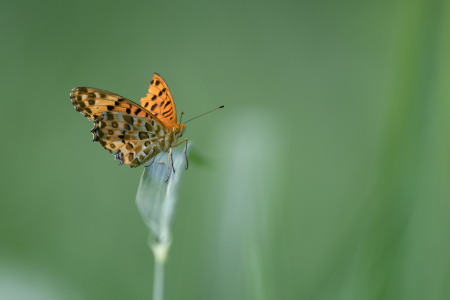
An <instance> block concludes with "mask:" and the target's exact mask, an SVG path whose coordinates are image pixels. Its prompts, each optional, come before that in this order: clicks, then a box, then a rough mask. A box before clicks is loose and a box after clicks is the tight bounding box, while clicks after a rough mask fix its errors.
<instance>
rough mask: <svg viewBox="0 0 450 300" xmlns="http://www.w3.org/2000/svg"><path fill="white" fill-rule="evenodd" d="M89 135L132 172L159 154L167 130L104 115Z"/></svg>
mask: <svg viewBox="0 0 450 300" xmlns="http://www.w3.org/2000/svg"><path fill="white" fill-rule="evenodd" d="M92 134H93V135H94V141H98V142H100V144H101V145H102V146H103V147H104V148H105V149H107V150H109V152H114V153H116V157H119V159H121V161H122V162H124V163H125V164H127V165H130V166H131V167H132V168H134V167H137V166H139V165H141V164H143V163H145V162H147V161H148V160H149V159H150V158H152V157H154V156H155V155H156V154H158V153H159V152H161V150H162V149H161V147H160V145H161V142H162V141H163V140H164V138H165V135H166V134H167V128H165V127H163V126H161V124H160V123H159V122H156V121H154V120H152V119H148V118H144V117H138V116H134V115H129V114H123V113H118V112H105V113H103V114H102V117H101V118H100V119H98V120H96V121H95V125H94V128H93V129H92Z"/></svg>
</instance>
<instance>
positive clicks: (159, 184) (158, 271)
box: [136, 150, 186, 300]
mask: <svg viewBox="0 0 450 300" xmlns="http://www.w3.org/2000/svg"><path fill="white" fill-rule="evenodd" d="M167 162H168V160H167V154H165V153H163V154H160V155H158V156H157V157H156V159H155V161H154V162H153V163H152V164H151V166H149V167H145V168H144V172H143V173H142V177H141V180H140V183H139V187H138V191H137V195H136V205H137V207H138V210H139V212H140V213H141V215H142V218H143V220H144V222H145V224H146V225H147V227H148V228H149V229H150V232H151V236H150V238H149V246H150V248H151V249H152V251H153V256H154V258H155V266H154V279H153V300H163V299H164V267H165V263H166V260H167V255H168V253H169V249H170V245H171V242H172V237H171V230H170V229H171V227H170V226H171V223H172V218H173V214H174V212H175V207H176V203H177V190H178V187H179V184H180V182H181V181H180V180H181V175H182V174H183V173H184V169H185V163H186V162H185V155H184V153H182V152H181V151H175V150H174V152H173V165H174V168H175V173H173V172H172V170H171V169H170V168H168V167H167ZM168 176H169V177H168Z"/></svg>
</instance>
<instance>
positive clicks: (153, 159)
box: [145, 155, 156, 168]
mask: <svg viewBox="0 0 450 300" xmlns="http://www.w3.org/2000/svg"><path fill="white" fill-rule="evenodd" d="M155 159H156V155H155V156H153V158H152V161H151V162H150V163H149V164H148V165H146V166H145V167H146V168H148V167H150V166H151V165H153V163H154V162H155Z"/></svg>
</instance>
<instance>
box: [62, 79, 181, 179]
mask: <svg viewBox="0 0 450 300" xmlns="http://www.w3.org/2000/svg"><path fill="white" fill-rule="evenodd" d="M70 100H71V101H72V104H73V106H74V107H75V109H76V110H77V111H79V112H81V113H82V114H83V115H84V116H85V117H87V118H88V119H89V120H91V121H94V128H93V129H92V130H91V132H92V134H93V140H94V141H97V142H99V143H100V144H101V145H102V146H103V148H105V149H106V150H108V151H109V152H110V153H114V155H115V158H116V159H118V160H119V164H127V165H129V166H130V167H132V168H135V167H138V166H140V165H142V164H144V163H146V162H148V161H149V160H150V159H152V158H154V157H156V155H157V154H158V153H160V152H167V151H169V161H170V160H171V158H172V148H173V147H176V146H178V145H181V144H183V143H185V154H186V150H187V143H188V139H187V138H185V139H184V140H182V141H180V142H179V141H178V140H179V139H180V138H181V137H182V136H183V133H184V131H185V130H186V124H183V123H178V119H177V109H176V106H175V101H174V99H173V96H172V93H171V92H170V90H169V87H168V85H167V83H166V81H165V80H164V79H163V78H162V77H161V76H160V75H159V74H156V73H155V74H154V76H153V79H152V81H151V82H150V86H149V89H148V93H147V95H146V96H145V97H143V98H141V105H139V104H136V103H134V102H133V101H131V100H129V99H127V98H125V97H122V96H120V95H117V94H114V93H111V92H108V91H105V90H101V89H97V88H90V87H76V88H73V89H72V90H71V92H70ZM186 155H187V154H186ZM186 163H187V156H186ZM172 168H173V160H172ZM186 168H187V166H186ZM174 171H175V170H174Z"/></svg>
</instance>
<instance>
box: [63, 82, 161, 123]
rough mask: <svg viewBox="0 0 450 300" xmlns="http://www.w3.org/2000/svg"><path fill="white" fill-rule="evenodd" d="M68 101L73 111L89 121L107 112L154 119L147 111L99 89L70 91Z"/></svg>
mask: <svg viewBox="0 0 450 300" xmlns="http://www.w3.org/2000/svg"><path fill="white" fill-rule="evenodd" d="M70 99H71V100H72V104H73V106H75V109H76V110H77V111H79V112H81V113H82V114H83V115H85V116H86V117H87V118H88V119H90V120H96V119H98V118H100V117H101V116H102V114H103V113H105V112H109V111H113V112H121V113H125V114H132V115H136V116H140V117H147V118H154V116H153V115H152V114H151V113H150V112H149V111H147V110H146V109H145V108H143V107H141V106H140V105H138V104H136V103H134V102H133V101H131V100H128V99H127V98H125V97H122V96H120V95H117V94H114V93H111V92H108V91H105V90H101V89H96V88H89V87H77V88H74V89H72V90H71V92H70Z"/></svg>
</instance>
